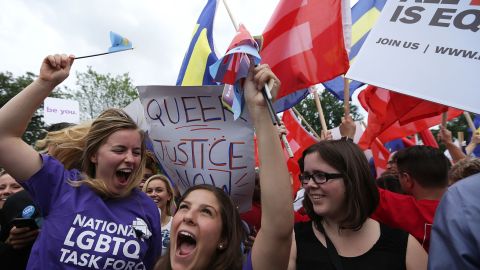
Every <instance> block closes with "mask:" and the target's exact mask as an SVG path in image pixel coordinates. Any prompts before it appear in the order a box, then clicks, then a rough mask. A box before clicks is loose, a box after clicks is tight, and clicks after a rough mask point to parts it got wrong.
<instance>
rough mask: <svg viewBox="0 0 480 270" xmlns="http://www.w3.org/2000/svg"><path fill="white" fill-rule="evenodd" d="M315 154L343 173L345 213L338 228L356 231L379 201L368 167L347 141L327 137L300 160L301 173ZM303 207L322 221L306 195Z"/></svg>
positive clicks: (315, 220)
mask: <svg viewBox="0 0 480 270" xmlns="http://www.w3.org/2000/svg"><path fill="white" fill-rule="evenodd" d="M312 153H317V154H318V155H320V157H321V158H322V159H323V160H324V161H325V162H326V163H327V164H328V165H330V166H332V167H333V168H335V169H336V170H338V171H339V173H341V174H342V175H343V181H344V184H345V206H346V207H345V215H344V218H343V220H341V221H340V224H339V228H340V229H351V230H359V229H360V228H361V227H362V225H363V223H364V222H365V221H366V220H367V218H368V217H369V216H370V215H371V214H372V213H373V212H374V211H375V209H376V208H377V205H378V201H379V194H378V189H377V187H376V186H375V182H374V181H373V177H372V175H371V173H370V169H369V167H368V161H367V158H366V157H365V155H364V153H363V152H362V150H360V148H359V147H358V146H357V145H356V144H354V143H353V142H350V141H348V140H343V139H340V140H329V141H321V142H319V143H316V144H313V145H311V146H310V147H308V148H307V149H305V151H303V154H302V157H301V158H300V160H299V162H298V163H299V166H300V169H301V171H302V173H303V171H304V160H305V157H306V156H307V155H309V154H312ZM303 207H304V208H305V211H306V212H307V214H308V216H309V217H310V218H311V219H312V220H313V221H314V222H315V225H316V226H317V227H319V226H320V224H321V221H322V220H323V217H322V216H319V215H318V214H316V213H315V211H314V209H313V204H312V202H311V200H310V199H309V197H308V196H305V198H304V200H303Z"/></svg>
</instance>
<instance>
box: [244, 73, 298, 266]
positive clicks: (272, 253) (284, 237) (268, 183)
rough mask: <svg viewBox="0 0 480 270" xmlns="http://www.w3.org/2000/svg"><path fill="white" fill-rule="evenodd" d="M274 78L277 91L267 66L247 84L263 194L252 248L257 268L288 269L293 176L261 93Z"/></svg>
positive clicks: (250, 78)
mask: <svg viewBox="0 0 480 270" xmlns="http://www.w3.org/2000/svg"><path fill="white" fill-rule="evenodd" d="M272 78H273V79H274V80H275V85H274V87H273V88H274V89H273V90H274V91H276V90H278V88H279V86H280V81H279V80H278V79H277V77H275V75H274V74H273V73H272V71H271V70H270V69H269V68H268V66H267V65H261V66H258V67H256V68H255V69H253V70H251V72H250V74H249V77H248V78H247V79H246V81H245V84H244V88H245V99H246V101H247V106H248V110H249V112H250V115H251V117H252V119H253V123H254V126H255V132H256V136H257V144H258V154H259V159H260V188H261V195H262V227H261V229H260V231H259V232H258V234H257V237H256V239H255V243H254V244H253V248H252V264H253V268H254V269H287V266H288V259H289V254H290V246H291V241H292V230H293V206H292V205H293V203H292V198H291V194H292V192H291V186H290V175H289V173H288V169H287V165H286V163H285V160H284V155H283V150H282V148H281V144H280V140H279V136H278V134H277V131H276V128H275V126H274V125H273V124H272V120H271V118H270V116H269V113H268V109H267V107H266V103H265V100H264V98H263V96H262V94H261V92H260V89H262V88H263V86H264V85H265V83H267V82H268V81H269V80H270V79H272Z"/></svg>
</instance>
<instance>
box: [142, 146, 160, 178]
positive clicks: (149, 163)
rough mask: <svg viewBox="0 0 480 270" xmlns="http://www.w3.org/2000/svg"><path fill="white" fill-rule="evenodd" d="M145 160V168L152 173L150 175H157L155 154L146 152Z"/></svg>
mask: <svg viewBox="0 0 480 270" xmlns="http://www.w3.org/2000/svg"><path fill="white" fill-rule="evenodd" d="M145 155H146V160H145V168H146V169H149V170H151V171H152V174H154V175H155V174H158V173H159V171H158V167H157V164H158V161H157V158H156V157H155V154H154V153H153V152H152V151H149V150H147V151H146V153H145Z"/></svg>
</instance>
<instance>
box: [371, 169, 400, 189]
mask: <svg viewBox="0 0 480 270" xmlns="http://www.w3.org/2000/svg"><path fill="white" fill-rule="evenodd" d="M375 182H376V183H377V186H378V187H379V188H383V189H386V190H390V191H391V192H395V193H399V194H403V191H402V186H401V185H400V181H399V180H398V176H397V175H394V174H390V173H383V174H382V175H381V176H380V177H379V178H377V180H375Z"/></svg>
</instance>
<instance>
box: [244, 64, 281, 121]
mask: <svg viewBox="0 0 480 270" xmlns="http://www.w3.org/2000/svg"><path fill="white" fill-rule="evenodd" d="M270 79H273V80H274V84H273V87H272V89H271V94H272V96H273V97H274V96H275V95H276V93H277V92H278V90H279V89H280V81H279V80H278V78H277V76H275V74H273V72H272V70H271V69H270V67H269V66H268V65H266V64H263V65H259V66H257V67H251V68H250V72H249V74H248V76H247V78H246V80H245V82H244V85H243V88H244V90H245V100H246V102H247V105H248V106H249V108H250V107H255V106H260V107H262V106H263V107H266V103H265V99H264V98H263V96H262V93H261V91H262V89H263V87H264V86H265V84H268V82H269V81H270ZM250 109H252V108H250ZM250 113H254V112H252V111H250Z"/></svg>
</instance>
